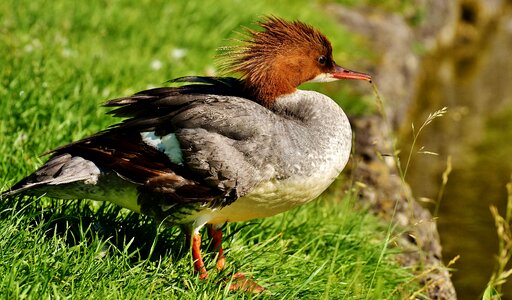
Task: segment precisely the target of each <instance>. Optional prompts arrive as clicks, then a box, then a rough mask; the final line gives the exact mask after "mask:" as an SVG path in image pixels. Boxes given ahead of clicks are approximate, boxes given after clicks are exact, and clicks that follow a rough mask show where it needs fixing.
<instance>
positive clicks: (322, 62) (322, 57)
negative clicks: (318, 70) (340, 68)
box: [318, 55, 327, 65]
mask: <svg viewBox="0 0 512 300" xmlns="http://www.w3.org/2000/svg"><path fill="white" fill-rule="evenodd" d="M326 62H327V58H325V56H323V55H320V56H319V57H318V63H319V64H321V65H325V63H326Z"/></svg>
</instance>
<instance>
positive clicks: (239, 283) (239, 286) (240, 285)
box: [228, 272, 266, 293]
mask: <svg viewBox="0 0 512 300" xmlns="http://www.w3.org/2000/svg"><path fill="white" fill-rule="evenodd" d="M228 279H229V290H230V291H243V292H249V293H262V292H264V291H266V289H265V288H264V287H262V286H261V285H259V284H257V283H256V281H254V280H252V279H250V278H248V277H247V276H245V274H244V273H240V272H238V273H235V274H234V275H233V276H231V278H228Z"/></svg>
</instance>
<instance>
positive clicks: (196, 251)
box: [186, 233, 208, 279]
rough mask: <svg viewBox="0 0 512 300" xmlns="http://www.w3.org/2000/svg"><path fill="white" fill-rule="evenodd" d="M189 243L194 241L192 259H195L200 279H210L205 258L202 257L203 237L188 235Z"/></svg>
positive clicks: (195, 266) (194, 234)
mask: <svg viewBox="0 0 512 300" xmlns="http://www.w3.org/2000/svg"><path fill="white" fill-rule="evenodd" d="M186 238H187V240H188V241H190V240H192V258H193V259H194V270H195V271H196V273H199V278H200V279H206V278H208V272H206V267H205V266H204V262H203V257H202V255H201V235H200V234H197V233H193V234H192V235H190V234H186Z"/></svg>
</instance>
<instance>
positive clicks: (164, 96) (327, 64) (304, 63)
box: [1, 17, 371, 279]
mask: <svg viewBox="0 0 512 300" xmlns="http://www.w3.org/2000/svg"><path fill="white" fill-rule="evenodd" d="M258 25H260V26H261V30H259V31H256V30H250V29H248V30H247V36H248V38H249V39H248V40H246V41H245V43H244V44H243V45H241V46H238V47H234V48H229V49H227V50H226V51H225V57H226V58H227V65H226V66H227V67H226V68H227V70H228V71H231V72H235V73H239V74H241V77H240V79H236V78H232V77H195V76H194V77H181V78H178V79H174V80H172V81H173V82H178V83H188V84H186V85H182V86H179V87H161V88H155V89H150V90H145V91H142V92H139V93H137V94H135V95H132V96H129V97H124V98H119V99H114V100H111V101H109V102H107V103H106V104H105V106H107V107H114V108H115V109H114V110H112V111H111V112H110V114H112V115H114V116H116V117H123V118H126V119H125V120H124V121H122V122H121V123H119V124H117V125H115V126H113V127H111V128H109V129H107V130H105V131H102V132H99V133H97V134H95V135H93V136H91V137H87V138H85V139H83V140H79V141H77V142H74V143H71V144H69V145H66V146H62V147H60V148H57V149H55V150H52V151H51V152H50V153H51V154H52V156H51V157H50V159H49V160H48V161H47V162H46V163H45V164H44V165H43V166H42V167H41V168H39V169H38V170H37V171H35V172H34V173H33V174H32V175H30V176H28V177H26V178H25V179H23V180H21V181H20V182H18V183H17V184H15V185H14V186H13V187H12V188H11V189H10V190H8V191H6V192H4V193H2V194H1V196H2V197H10V196H14V195H43V194H45V195H46V196H48V197H52V198H61V199H77V198H86V199H93V200H99V201H110V202H113V203H115V204H118V205H120V206H122V207H124V208H127V209H130V210H132V211H134V212H137V213H143V214H147V215H150V216H153V217H154V218H156V219H157V220H159V221H161V222H164V223H165V224H169V225H179V226H181V227H182V228H183V230H184V232H185V235H186V238H187V241H188V242H189V243H191V247H192V256H193V258H194V269H195V271H196V272H197V273H199V276H200V278H202V279H204V278H206V277H207V275H208V273H207V271H206V268H205V265H204V263H203V259H202V256H201V252H200V244H201V237H200V234H199V230H200V229H201V228H202V227H203V226H205V225H206V226H207V227H208V232H209V235H210V237H211V238H212V240H213V246H214V248H215V249H216V250H217V251H218V256H217V268H218V269H222V268H223V267H224V261H225V258H224V255H223V251H222V247H221V240H222V231H221V226H222V225H223V224H225V223H226V222H238V221H246V220H251V219H255V218H263V217H269V216H273V215H275V214H278V213H281V212H284V211H287V210H289V209H291V208H294V207H296V206H299V205H302V204H304V203H307V202H309V201H311V200H312V199H314V198H316V197H317V196H318V195H320V193H322V192H323V191H324V190H325V189H326V188H327V187H328V186H329V185H330V184H331V183H332V182H333V180H334V179H335V178H336V177H337V176H338V175H339V173H340V172H341V171H342V169H343V168H344V166H345V164H346V163H347V160H348V159H349V155H350V149H351V143H352V137H351V135H352V131H351V127H350V124H349V121H348V119H347V117H346V116H345V113H344V112H343V110H342V109H341V108H340V107H339V106H338V105H337V104H336V103H335V102H334V101H333V100H332V99H330V98H328V97H327V96H325V95H323V94H320V93H317V92H313V91H304V90H298V89H297V87H298V86H299V85H300V84H302V83H305V82H327V81H333V80H337V79H358V80H367V81H370V80H371V77H370V76H369V75H367V74H363V73H359V72H354V71H350V70H347V69H344V68H342V67H340V66H338V65H336V63H335V62H334V60H333V58H332V48H331V44H330V42H329V40H328V39H327V38H326V37H325V36H324V35H323V34H322V33H320V32H319V31H318V30H316V29H314V28H313V27H311V26H309V25H306V24H304V23H302V22H298V21H294V22H289V21H286V20H283V19H280V18H277V17H267V18H265V19H264V21H261V22H258Z"/></svg>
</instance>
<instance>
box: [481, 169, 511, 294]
mask: <svg viewBox="0 0 512 300" xmlns="http://www.w3.org/2000/svg"><path fill="white" fill-rule="evenodd" d="M507 193H508V198H507V206H506V210H505V217H503V216H501V215H500V214H499V212H498V209H497V208H496V206H494V205H491V207H490V210H491V214H492V216H493V218H494V222H495V224H496V231H497V233H498V239H499V243H498V256H497V257H496V265H495V267H494V272H493V273H492V275H491V279H490V280H489V283H488V284H487V288H486V289H485V292H484V296H483V299H484V300H495V299H501V295H502V288H503V284H505V282H506V281H507V280H508V278H509V277H510V275H512V267H510V266H509V267H508V268H507V266H508V264H509V262H510V259H511V258H512V230H511V226H510V225H511V222H512V177H511V180H510V182H509V183H508V184H507Z"/></svg>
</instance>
